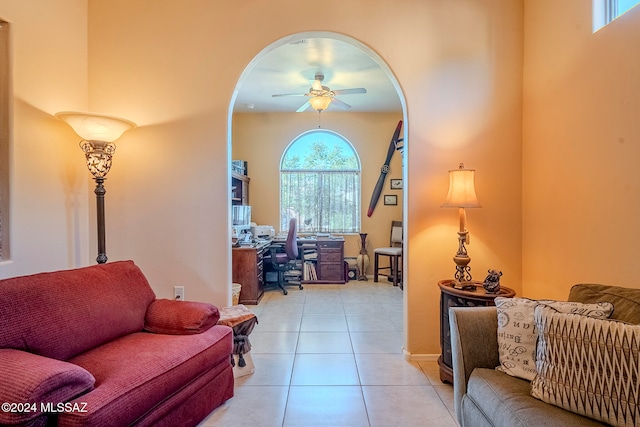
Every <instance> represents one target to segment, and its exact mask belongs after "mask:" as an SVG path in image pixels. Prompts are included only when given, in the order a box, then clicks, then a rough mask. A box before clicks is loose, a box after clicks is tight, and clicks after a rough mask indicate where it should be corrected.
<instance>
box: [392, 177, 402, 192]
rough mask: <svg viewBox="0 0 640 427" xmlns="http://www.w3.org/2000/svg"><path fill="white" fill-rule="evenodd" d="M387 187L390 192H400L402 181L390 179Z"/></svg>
mask: <svg viewBox="0 0 640 427" xmlns="http://www.w3.org/2000/svg"><path fill="white" fill-rule="evenodd" d="M389 186H390V187H391V189H392V190H402V179H391V180H390V181H389Z"/></svg>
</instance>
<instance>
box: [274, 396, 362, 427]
mask: <svg viewBox="0 0 640 427" xmlns="http://www.w3.org/2000/svg"><path fill="white" fill-rule="evenodd" d="M283 426H284V427H336V426H340V427H368V426H369V420H368V417H367V410H366V408H365V405H364V399H363V397H362V391H361V389H360V387H353V386H351V387H327V386H325V387H302V386H292V387H291V390H290V391H289V400H288V401H287V410H286V413H285V417H284V424H283Z"/></svg>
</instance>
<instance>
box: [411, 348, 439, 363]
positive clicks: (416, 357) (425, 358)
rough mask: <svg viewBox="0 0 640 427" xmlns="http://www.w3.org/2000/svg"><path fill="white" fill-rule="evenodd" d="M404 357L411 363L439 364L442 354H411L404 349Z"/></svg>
mask: <svg viewBox="0 0 640 427" xmlns="http://www.w3.org/2000/svg"><path fill="white" fill-rule="evenodd" d="M402 355H403V356H404V359H405V360H408V361H410V362H437V361H438V357H440V354H439V353H438V354H426V353H410V352H408V351H407V350H406V349H405V348H404V347H402Z"/></svg>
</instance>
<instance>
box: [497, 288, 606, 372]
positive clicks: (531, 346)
mask: <svg viewBox="0 0 640 427" xmlns="http://www.w3.org/2000/svg"><path fill="white" fill-rule="evenodd" d="M495 302H496V308H497V309H498V353H499V356H500V366H498V367H497V368H496V369H497V370H498V371H501V372H504V373H505V374H508V375H511V376H513V377H518V378H523V379H525V380H528V381H531V380H533V378H534V377H535V376H536V363H535V362H536V342H537V340H538V331H537V329H536V326H535V322H534V311H535V308H536V307H537V306H538V305H540V304H544V305H545V306H549V307H553V308H554V309H555V310H557V311H559V312H561V313H574V314H580V315H583V316H589V317H594V318H598V319H606V318H608V317H609V316H611V313H612V312H613V305H612V304H611V303H608V302H604V303H596V304H582V303H579V302H565V301H553V300H531V299H528V298H518V297H516V298H504V297H498V298H496V299H495Z"/></svg>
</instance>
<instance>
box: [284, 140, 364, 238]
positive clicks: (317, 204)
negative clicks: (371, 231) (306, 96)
mask: <svg viewBox="0 0 640 427" xmlns="http://www.w3.org/2000/svg"><path fill="white" fill-rule="evenodd" d="M359 164H360V162H359V160H358V157H357V154H356V152H355V150H354V149H353V147H352V146H351V144H350V143H349V142H348V141H346V140H345V139H344V138H342V137H341V136H339V135H338V134H336V133H334V132H329V131H324V130H321V131H312V132H308V133H306V134H304V135H302V136H300V137H299V138H297V139H295V140H294V141H293V142H292V143H291V144H290V145H289V147H288V148H287V151H286V152H285V154H284V156H283V158H282V165H281V174H280V180H281V181H280V229H281V230H283V231H284V230H286V229H287V228H288V225H289V220H290V219H291V218H292V217H295V218H297V219H298V230H299V231H301V232H310V233H314V232H324V233H357V232H359V229H360V167H359Z"/></svg>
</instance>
